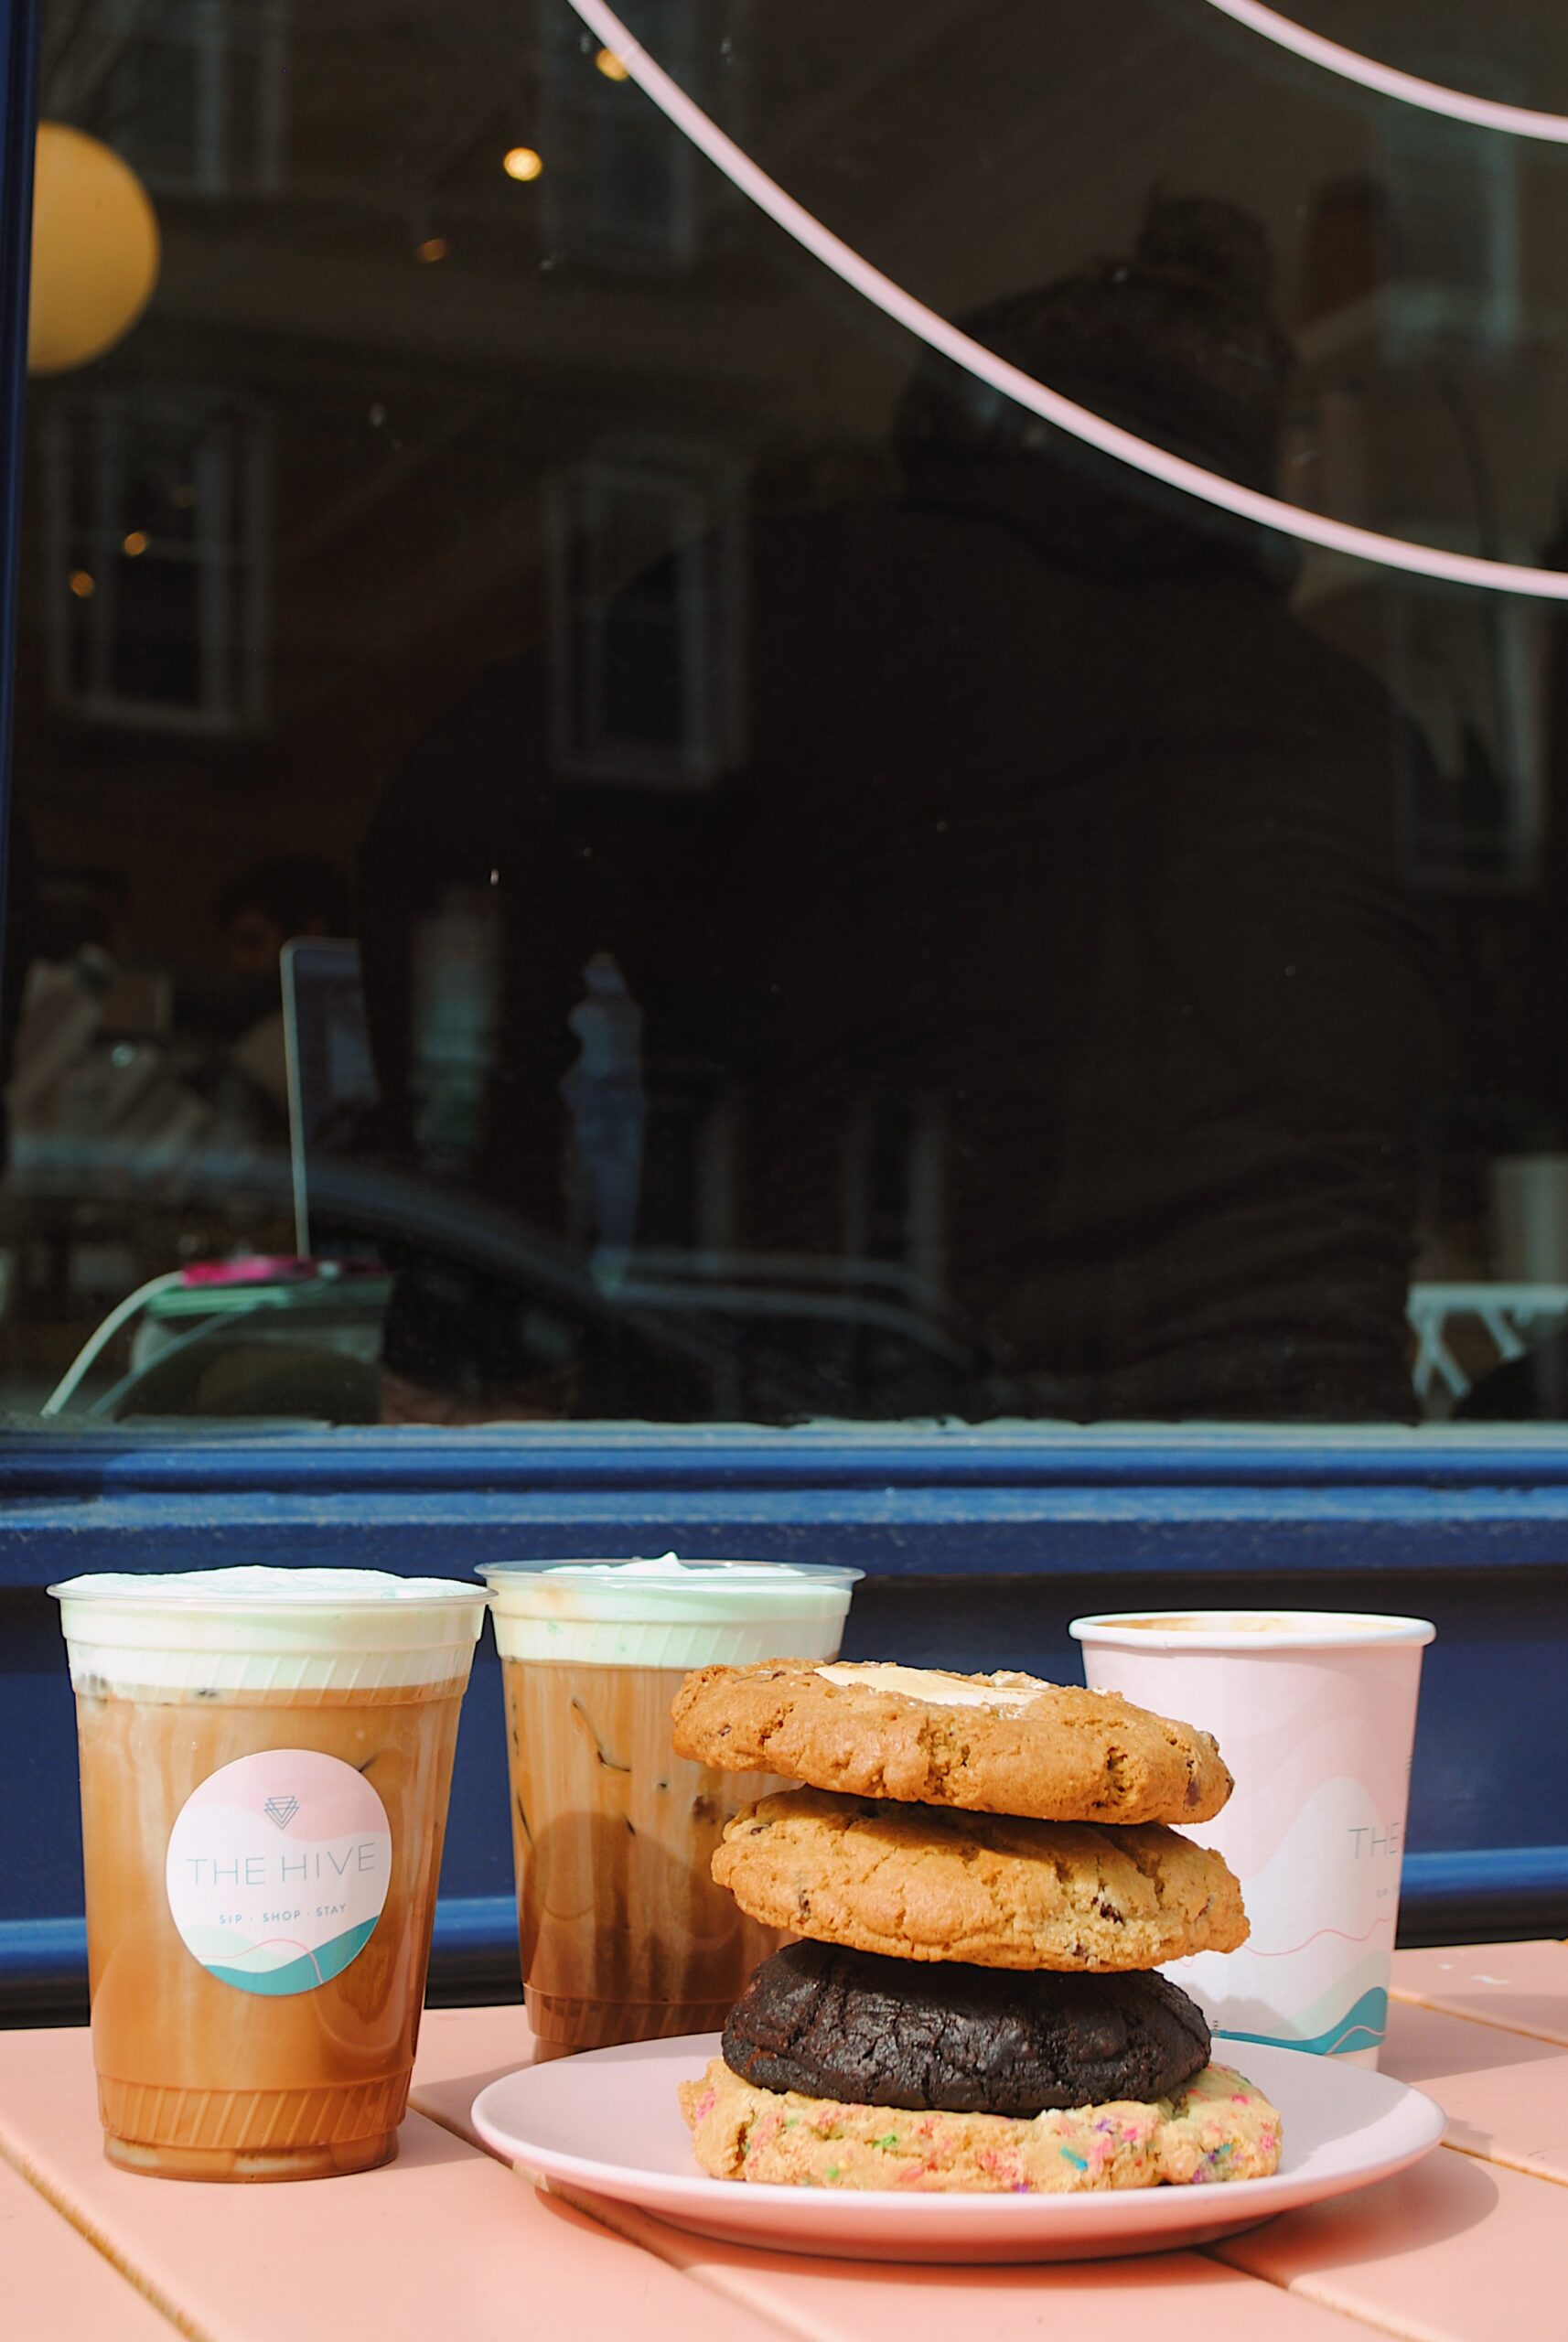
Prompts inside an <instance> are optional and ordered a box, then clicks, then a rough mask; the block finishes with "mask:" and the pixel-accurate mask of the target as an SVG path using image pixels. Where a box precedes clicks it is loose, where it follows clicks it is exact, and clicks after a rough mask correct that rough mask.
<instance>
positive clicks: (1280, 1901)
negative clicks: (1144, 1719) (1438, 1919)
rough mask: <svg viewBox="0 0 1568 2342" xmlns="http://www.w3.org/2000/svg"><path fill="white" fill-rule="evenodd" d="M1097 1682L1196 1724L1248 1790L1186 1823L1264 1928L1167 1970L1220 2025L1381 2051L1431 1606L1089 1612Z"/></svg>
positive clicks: (1074, 1630)
mask: <svg viewBox="0 0 1568 2342" xmlns="http://www.w3.org/2000/svg"><path fill="white" fill-rule="evenodd" d="M1069 1631H1070V1632H1071V1634H1072V1635H1073V1636H1074V1637H1076V1638H1077V1639H1078V1641H1079V1642H1080V1643H1081V1644H1082V1646H1083V1666H1084V1680H1085V1681H1086V1682H1087V1683H1088V1684H1089V1686H1090V1689H1091V1690H1093V1691H1099V1692H1120V1693H1121V1694H1122V1697H1123V1698H1125V1699H1128V1700H1132V1701H1134V1702H1135V1703H1137V1705H1138V1706H1139V1707H1144V1708H1152V1709H1154V1710H1155V1713H1156V1714H1161V1715H1167V1716H1174V1717H1179V1718H1180V1719H1181V1720H1182V1721H1183V1722H1184V1723H1187V1724H1197V1725H1200V1726H1201V1727H1202V1729H1203V1730H1204V1731H1206V1732H1211V1733H1212V1734H1213V1735H1214V1736H1215V1738H1216V1739H1217V1740H1218V1742H1219V1751H1220V1754H1221V1756H1223V1757H1224V1759H1225V1761H1226V1763H1227V1764H1228V1765H1229V1766H1230V1770H1231V1773H1232V1774H1233V1776H1234V1778H1235V1782H1236V1788H1235V1793H1234V1795H1233V1796H1232V1797H1231V1799H1230V1802H1229V1804H1228V1805H1227V1806H1226V1807H1225V1808H1224V1810H1223V1811H1222V1812H1220V1813H1219V1814H1218V1815H1217V1816H1216V1818H1215V1819H1214V1820H1213V1821H1208V1822H1204V1823H1201V1824H1194V1825H1192V1826H1191V1827H1187V1828H1185V1834H1186V1835H1187V1836H1188V1837H1190V1838H1193V1839H1195V1840H1197V1842H1198V1843H1200V1844H1202V1845H1206V1846H1212V1847H1214V1848H1215V1849H1216V1850H1217V1851H1218V1852H1219V1853H1221V1854H1222V1855H1223V1856H1224V1858H1225V1860H1226V1862H1227V1863H1228V1864H1230V1868H1231V1869H1232V1870H1233V1871H1234V1872H1235V1874H1236V1876H1237V1877H1238V1879H1240V1884H1241V1893H1242V1897H1243V1899H1244V1901H1245V1903H1246V1907H1247V1917H1248V1918H1249V1920H1250V1921H1251V1935H1250V1937H1249V1938H1248V1940H1247V1942H1246V1943H1245V1944H1244V1945H1243V1946H1242V1948H1241V1950H1240V1951H1232V1952H1226V1953H1224V1954H1219V1953H1215V1952H1200V1953H1198V1954H1197V1956H1196V1957H1195V1958H1193V1959H1191V1960H1181V1961H1172V1962H1171V1963H1170V1964H1169V1966H1168V1967H1167V1969H1166V1971H1165V1972H1166V1973H1167V1974H1168V1975H1170V1976H1172V1977H1173V1978H1174V1979H1175V1980H1176V1982H1179V1983H1180V1984H1182V1985H1183V1986H1184V1987H1185V1989H1186V1990H1187V1992H1189V1993H1192V1995H1193V1996H1194V1998H1195V1999H1196V2000H1197V2001H1198V2002H1199V2003H1200V2004H1201V2005H1202V2007H1203V2009H1204V2011H1205V2014H1207V2015H1208V2020H1209V2023H1210V2025H1212V2026H1213V2028H1214V2031H1215V2032H1216V2033H1217V2034H1219V2035H1222V2036H1224V2037H1225V2038H1227V2039H1229V2040H1231V2041H1237V2042H1246V2041H1259V2042H1266V2043H1270V2044H1273V2045H1277V2046H1278V2047H1283V2048H1290V2049H1303V2050H1310V2051H1314V2052H1316V2054H1318V2055H1319V2056H1323V2057H1348V2058H1350V2059H1352V2060H1354V2062H1356V2063H1357V2064H1359V2065H1371V2066H1375V2065H1376V2063H1377V2061H1378V2052H1379V2049H1380V2046H1381V2043H1382V2039H1383V2035H1384V2031H1385V2029H1386V2026H1387V2021H1388V1998H1389V1977H1390V1969H1391V1959H1392V1954H1393V1946H1394V1927H1395V1922H1396V1920H1397V1918H1398V1916H1399V1891H1400V1874H1401V1867H1402V1859H1403V1853H1404V1829H1405V1813H1406V1808H1407V1805H1408V1801H1409V1792H1410V1765H1411V1751H1412V1744H1413V1740H1414V1735H1415V1708H1416V1697H1417V1693H1418V1691H1419V1689H1420V1681H1421V1654H1422V1650H1423V1648H1424V1646H1425V1645H1426V1644H1427V1643H1429V1642H1430V1641H1431V1640H1432V1639H1433V1637H1434V1633H1435V1631H1436V1630H1435V1628H1433V1627H1432V1626H1431V1625H1430V1624H1429V1623H1428V1622H1427V1621H1426V1620H1425V1619H1424V1618H1396V1617H1380V1616H1371V1615H1363V1614H1359V1613H1356V1612H1345V1613H1336V1612H1323V1611H1301V1610H1294V1611H1292V1610H1257V1611H1249V1610H1240V1611H1235V1610H1231V1611H1176V1610H1172V1611H1167V1612H1128V1613H1117V1614H1111V1615H1106V1616H1103V1617H1090V1618H1077V1619H1074V1621H1073V1622H1072V1626H1071V1628H1070V1629H1069Z"/></svg>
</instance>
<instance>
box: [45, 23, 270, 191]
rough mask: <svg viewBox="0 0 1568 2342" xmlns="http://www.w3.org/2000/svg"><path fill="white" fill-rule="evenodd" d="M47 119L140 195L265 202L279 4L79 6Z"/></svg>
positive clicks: (48, 81)
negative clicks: (116, 169) (108, 148)
mask: <svg viewBox="0 0 1568 2342" xmlns="http://www.w3.org/2000/svg"><path fill="white" fill-rule="evenodd" d="M83 17H84V18H85V21H83V20H82V17H78V18H77V19H74V20H73V25H72V31H71V38H70V42H69V45H67V46H65V47H63V48H62V56H61V63H60V65H59V69H58V70H56V69H54V68H53V67H52V65H51V61H50V58H49V55H48V49H47V48H46V53H45V60H44V80H43V91H44V96H45V102H46V110H47V111H48V112H49V113H58V114H61V115H63V116H65V117H66V118H68V119H70V120H71V121H79V122H81V123H82V124H84V126H86V127H88V128H91V129H92V130H94V131H96V132H97V133H98V134H100V135H101V136H102V137H103V138H105V139H107V140H108V142H109V144H110V145H112V146H113V148H114V149H115V151H116V152H117V153H118V154H121V155H124V157H125V159H126V161H127V162H128V163H131V164H133V165H134V167H135V168H136V169H137V170H138V171H139V172H140V173H141V175H142V177H144V178H145V180H146V181H147V184H148V185H149V186H150V187H153V188H165V189H168V190H169V191H171V192H181V193H188V194H194V195H233V194H239V193H244V194H257V195H267V194H272V193H274V192H275V191H276V189H277V188H278V187H279V185H280V184H281V182H282V177H283V149H284V116H285V88H286V79H287V72H288V7H287V0H88V5H87V7H86V9H85V10H84V11H83Z"/></svg>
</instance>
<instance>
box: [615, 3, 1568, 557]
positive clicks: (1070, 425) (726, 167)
mask: <svg viewBox="0 0 1568 2342" xmlns="http://www.w3.org/2000/svg"><path fill="white" fill-rule="evenodd" d="M571 5H572V7H573V8H574V9H575V12H576V14H577V16H580V17H581V19H582V21H583V23H584V24H585V25H586V26H587V27H588V28H589V30H590V31H591V32H592V33H593V34H594V35H595V36H596V38H597V40H598V41H599V42H600V43H602V45H603V46H604V47H605V48H608V49H610V50H611V51H612V52H613V53H614V55H615V56H616V57H618V59H620V62H621V63H622V64H623V65H624V66H625V67H626V70H627V73H628V78H629V79H630V80H632V81H635V82H636V83H637V85H638V87H639V89H640V90H641V91H643V92H644V93H645V95H646V96H648V97H649V98H650V99H651V100H652V101H653V103H654V104H655V105H656V106H657V107H658V108H659V109H660V113H663V114H664V115H665V117H666V119H667V120H668V121H670V122H671V123H672V124H674V126H675V128H676V129H677V130H679V131H681V132H682V134H683V135H684V136H685V137H687V138H689V139H690V140H691V142H692V144H693V145H694V146H695V147H697V148H698V149H699V150H700V152H701V153H703V154H704V155H705V156H707V158H708V160H709V161H710V162H711V163H712V164H713V165H714V167H715V168H716V169H718V170H721V171H722V172H723V173H724V175H725V177H726V178H727V179H728V180H729V182H730V184H731V185H732V186H733V187H736V188H738V189H739V190H740V192H741V194H743V195H745V196H746V197H748V198H749V199H750V200H751V201H752V202H753V203H755V204H756V205H757V208H758V209H759V210H761V211H765V212H766V213H767V215H768V218H769V219H770V220H772V221H773V222H774V223H775V225H776V226H778V227H779V228H782V229H783V230H784V231H785V233H786V234H787V235H789V236H792V237H793V238H794V239H795V242H797V243H798V244H800V245H801V246H803V247H804V249H805V250H806V251H807V252H811V254H812V255H813V256H814V258H816V259H817V260H820V261H821V262H822V264H823V266H824V267H825V268H831V269H832V272H833V274H834V275H835V276H838V277H840V278H841V279H842V280H843V283H844V284H845V285H849V286H851V287H852V289H853V290H854V292H856V293H859V294H860V295H863V297H864V298H865V300H867V301H869V302H870V303H871V304H872V306H874V307H875V308H878V309H880V310H881V311H882V313H883V315H884V316H885V317H891V318H892V319H893V320H894V322H895V324H897V325H901V326H903V327H904V328H906V329H907V331H908V332H909V333H912V334H914V335H915V336H916V337H917V338H918V339H919V340H921V341H923V342H924V343H925V344H926V346H927V348H928V349H935V350H938V351H940V354H941V355H942V356H943V357H944V358H950V359H951V360H953V362H954V364H955V365H958V366H961V367H963V368H964V369H965V370H966V371H968V372H969V373H971V374H972V375H973V376H974V377H975V378H976V380H977V381H983V382H987V383H989V384H990V385H991V387H992V389H993V390H997V391H1000V392H1002V394H1003V396H1004V398H1010V399H1013V400H1015V401H1016V403H1017V404H1018V405H1020V406H1022V407H1026V408H1027V409H1028V410H1029V412H1030V413H1031V414H1037V415H1040V416H1041V417H1042V418H1043V419H1044V420H1045V421H1046V422H1047V423H1053V424H1056V425H1057V427H1058V430H1062V431H1066V432H1069V433H1070V435H1072V437H1073V438H1075V439H1081V440H1082V441H1083V442H1084V443H1085V444H1086V445H1087V446H1090V447H1098V448H1100V449H1101V451H1102V452H1103V453H1104V454H1106V455H1108V456H1112V457H1114V458H1115V459H1116V461H1117V462H1118V463H1122V464H1127V465H1129V466H1130V467H1132V469H1133V470H1134V471H1139V472H1143V473H1144V474H1146V475H1147V477H1148V478H1151V479H1160V480H1165V482H1167V483H1168V485H1169V486H1170V487H1172V488H1178V489H1182V490H1183V491H1184V493H1185V494H1187V495H1188V496H1193V497H1196V498H1197V499H1198V500H1199V501H1200V502H1202V503H1205V504H1212V505H1214V506H1216V507H1217V508H1218V509H1219V510H1221V511H1224V512H1234V513H1236V514H1238V515H1239V516H1240V518H1241V519H1242V520H1245V521H1256V522H1257V523H1258V524H1259V525H1260V526H1261V527H1262V528H1265V529H1277V530H1278V531H1279V532H1281V533H1282V534H1283V535H1284V536H1289V537H1295V538H1297V539H1299V540H1300V541H1301V542H1302V543H1305V544H1314V545H1321V546H1323V547H1324V548H1325V549H1326V551H1327V552H1330V553H1348V554H1350V555H1351V556H1352V557H1353V558H1354V559H1356V560H1358V561H1369V562H1373V563H1375V564H1378V565H1379V566H1380V567H1381V568H1384V569H1399V570H1404V571H1406V572H1408V573H1409V574H1411V575H1414V576H1417V577H1436V578H1441V579H1443V580H1444V581H1445V582H1446V583H1448V584H1450V585H1479V586H1484V587H1486V588H1487V590H1488V591H1490V592H1492V593H1500V594H1528V595H1530V596H1535V597H1536V598H1538V599H1540V600H1543V601H1551V602H1562V601H1568V573H1564V572H1563V571H1561V570H1556V569H1541V568H1538V567H1536V566H1534V565H1533V564H1527V563H1524V562H1511V561H1488V560H1486V559H1484V558H1483V557H1482V556H1481V555H1479V554H1477V553H1445V552H1444V551H1443V550H1442V549H1441V548H1440V547H1439V546H1436V545H1423V544H1417V543H1412V540H1411V539H1409V538H1408V537H1390V536H1385V535H1383V533H1382V532H1381V531H1380V530H1378V529H1361V528H1358V527H1356V526H1355V524H1354V523H1353V522H1351V521H1331V520H1329V519H1328V518H1327V517H1326V515H1325V514H1323V513H1319V512H1307V511H1304V510H1302V509H1301V508H1300V507H1299V506H1297V505H1294V504H1287V503H1285V502H1284V501H1283V499H1282V498H1280V497H1277V496H1265V495H1263V494H1262V492H1261V491H1260V490H1259V489H1251V488H1242V487H1241V486H1240V485H1239V484H1238V482H1236V481H1235V480H1231V479H1227V478H1225V477H1224V476H1223V474H1221V473H1219V472H1211V471H1208V470H1206V469H1205V468H1204V467H1203V466H1202V465H1201V464H1193V463H1188V462H1187V459H1186V457H1182V456H1173V455H1171V454H1169V453H1168V452H1167V451H1166V449H1165V448H1164V447H1156V446H1154V444H1153V443H1152V442H1151V441H1150V440H1147V439H1140V438H1139V437H1138V436H1137V435H1136V433H1135V432H1132V431H1123V430H1122V429H1121V428H1120V427H1119V426H1118V425H1117V424H1114V423H1107V422H1106V421H1105V419H1104V417H1103V416H1101V415H1098V414H1093V413H1092V412H1091V411H1090V409H1089V408H1088V407H1084V406H1079V404H1078V403H1077V402H1076V401H1075V400H1073V399H1069V398H1064V397H1063V396H1062V394H1061V392H1059V391H1053V390H1049V389H1047V386H1046V384H1045V383H1043V382H1037V381H1035V379H1034V377H1033V375H1030V374H1026V373H1024V372H1023V371H1021V370H1020V369H1019V368H1018V367H1016V366H1010V365H1009V364H1008V362H1007V360H1005V359H1004V358H998V357H997V356H996V354H995V352H994V351H993V350H990V349H986V348H985V346H984V344H983V342H978V341H976V340H975V339H974V338H973V337H972V335H970V334H967V333H965V332H964V331H963V330H962V328H961V327H959V326H955V325H951V324H950V323H949V321H948V320H947V319H946V318H945V317H939V316H938V314H937V312H936V310H935V309H931V308H928V306H926V304H925V302H923V301H921V300H918V299H917V298H916V296H915V295H914V294H912V293H910V292H908V291H906V289H905V288H904V286H903V285H896V284H895V283H894V281H893V279H892V278H891V277H890V276H885V275H884V274H883V273H882V271H881V270H880V269H879V268H875V267H874V266H873V264H872V263H871V262H870V261H868V260H865V259H864V258H863V257H862V255H861V254H860V253H859V252H855V251H854V250H853V249H852V247H851V246H850V245H848V244H846V243H845V242H843V238H842V237H840V236H835V235H834V233H833V231H832V229H831V228H828V227H825V226H824V225H823V223H822V220H819V219H818V218H817V217H816V215H815V213H813V212H811V211H808V210H807V209H806V208H805V206H804V205H803V204H801V203H798V202H797V201H796V200H795V198H794V197H793V196H792V195H787V194H786V193H785V191H784V189H783V188H781V187H780V186H779V183H778V181H777V180H776V179H772V178H769V177H768V173H767V172H766V171H765V170H763V169H762V168H761V167H760V166H759V165H758V164H757V163H754V162H753V161H752V159H751V157H750V156H749V155H747V154H746V153H745V152H744V151H743V150H742V149H741V148H740V147H739V146H737V145H736V143H735V141H734V139H733V138H731V137H729V136H728V135H727V134H726V133H725V132H724V131H722V130H721V129H720V128H719V126H718V124H717V123H715V122H714V121H713V120H712V118H711V117H710V116H709V115H707V114H705V113H703V110H702V108H701V106H699V105H697V104H696V103H695V102H694V101H693V99H691V98H690V97H688V96H687V94H686V92H685V91H684V90H682V87H681V86H680V83H679V82H677V81H671V77H670V75H669V74H668V73H666V72H665V71H664V70H663V68H662V67H661V66H660V65H657V64H655V62H654V60H653V59H652V58H651V57H650V56H649V54H648V52H647V50H646V49H645V48H643V47H642V46H641V44H640V42H639V41H638V40H637V39H636V38H634V37H633V35H632V33H631V32H630V30H629V29H628V27H627V26H625V25H624V24H622V22H621V20H620V18H619V17H618V16H617V15H616V13H615V11H614V9H613V8H610V7H607V6H606V5H604V0H571Z"/></svg>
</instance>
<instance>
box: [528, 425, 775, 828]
mask: <svg viewBox="0 0 1568 2342" xmlns="http://www.w3.org/2000/svg"><path fill="white" fill-rule="evenodd" d="M744 486H745V480H744V475H743V473H742V472H741V470H740V468H739V467H738V466H736V464H735V462H734V461H733V460H732V459H730V458H729V457H726V456H725V455H723V454H719V455H715V454H714V451H713V450H711V449H704V448H693V447H690V446H681V445H680V444H678V443H671V444H668V445H666V444H663V443H660V442H654V441H649V442H646V443H639V442H636V441H633V440H623V441H619V442H618V443H617V445H616V446H615V447H614V448H610V449H607V451H606V452H605V453H604V454H602V455H599V456H594V457H589V458H588V459H587V460H586V461H585V462H583V463H580V464H573V465H569V466H567V467H565V468H564V470H562V471H560V472H558V473H557V474H556V475H555V476H554V478H553V480H552V481H551V483H550V489H549V508H548V509H549V522H550V589H551V590H550V599H551V677H552V680H551V695H552V722H553V734H554V747H555V753H556V756H557V757H558V759H559V761H560V764H561V768H562V769H563V770H564V771H565V772H569V773H576V774H580V775H582V776H583V777H584V778H585V779H599V780H621V781H643V782H647V783H649V784H650V785H654V786H664V787H674V788H701V787H703V786H704V785H705V784H706V783H708V782H711V781H713V780H714V779H716V778H717V776H718V775H719V774H720V773H721V772H723V771H724V770H725V768H728V767H732V766H733V765H734V764H735V763H736V761H737V760H738V757H739V756H740V753H741V745H742V742H741V736H742V726H743V723H744V714H745V692H744V673H743V667H742V661H743V658H744V644H745V614H744V587H745V570H744V562H743V557H742V543H741V519H742V511H743V505H742V496H743V491H744Z"/></svg>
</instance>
